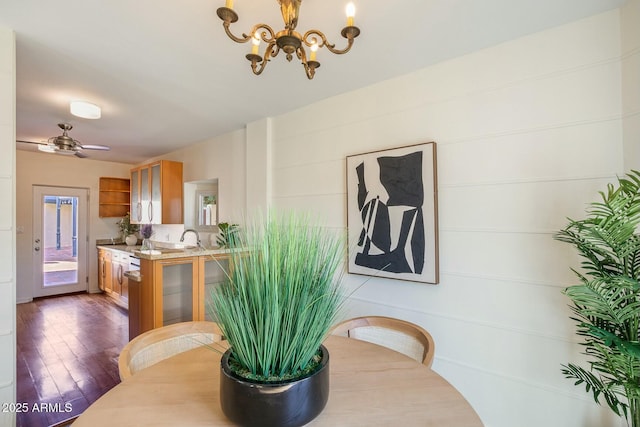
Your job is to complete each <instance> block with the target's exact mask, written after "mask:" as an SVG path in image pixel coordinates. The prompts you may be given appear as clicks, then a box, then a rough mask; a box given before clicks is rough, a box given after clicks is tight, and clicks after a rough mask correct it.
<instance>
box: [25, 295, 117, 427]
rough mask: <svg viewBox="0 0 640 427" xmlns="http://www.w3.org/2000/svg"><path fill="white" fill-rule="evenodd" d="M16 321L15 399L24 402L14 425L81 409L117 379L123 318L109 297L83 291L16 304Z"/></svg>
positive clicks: (30, 425) (32, 425)
mask: <svg viewBox="0 0 640 427" xmlns="http://www.w3.org/2000/svg"><path fill="white" fill-rule="evenodd" d="M16 326H17V336H16V340H17V402H18V403H21V404H22V403H26V404H27V405H25V407H27V408H29V411H28V412H26V413H18V414H17V427H41V426H49V425H51V424H55V423H56V422H59V421H61V420H64V419H66V418H69V417H71V416H74V415H77V414H80V413H82V412H83V411H84V410H85V409H86V408H87V406H89V405H90V404H91V403H92V402H94V401H95V400H96V399H98V398H99V397H100V396H102V395H103V394H104V393H106V392H107V391H108V390H110V389H111V388H112V387H113V386H115V385H116V384H118V383H119V382H120V379H119V376H118V355H119V354H120V350H121V349H122V347H124V345H125V344H126V343H127V341H128V335H129V332H128V318H127V313H126V311H124V310H123V309H121V308H119V307H118V306H116V305H115V304H114V303H112V302H111V300H110V298H109V297H107V296H105V295H102V294H85V293H83V294H74V295H67V296H61V297H55V298H42V299H37V300H34V301H33V302H31V303H27V304H18V306H17V321H16ZM42 404H45V405H44V406H42ZM34 405H36V410H35V411H34ZM39 408H44V409H45V410H44V411H41V412H38V411H37V409H39Z"/></svg>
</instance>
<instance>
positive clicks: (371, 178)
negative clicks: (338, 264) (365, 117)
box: [347, 142, 439, 283]
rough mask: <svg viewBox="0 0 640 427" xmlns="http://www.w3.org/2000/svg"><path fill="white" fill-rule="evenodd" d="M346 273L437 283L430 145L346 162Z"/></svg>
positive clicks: (434, 187)
mask: <svg viewBox="0 0 640 427" xmlns="http://www.w3.org/2000/svg"><path fill="white" fill-rule="evenodd" d="M347 227H348V230H349V273H355V274H365V275H370V276H377V277H387V278H392V279H401V280H410V281H416V282H424V283H438V281H439V277H438V200H437V170H436V143H435V142H428V143H424V144H418V145H412V146H407V147H399V148H393V149H389V150H382V151H375V152H370V153H364V154H356V155H352V156H348V157H347Z"/></svg>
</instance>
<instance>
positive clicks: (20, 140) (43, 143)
mask: <svg viewBox="0 0 640 427" xmlns="http://www.w3.org/2000/svg"><path fill="white" fill-rule="evenodd" d="M16 142H21V143H23V144H38V145H48V142H47V141H40V142H38V141H25V140H23V139H16Z"/></svg>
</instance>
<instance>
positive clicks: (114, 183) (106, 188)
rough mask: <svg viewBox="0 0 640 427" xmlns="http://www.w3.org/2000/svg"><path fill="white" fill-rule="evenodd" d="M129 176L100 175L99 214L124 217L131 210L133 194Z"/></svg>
mask: <svg viewBox="0 0 640 427" xmlns="http://www.w3.org/2000/svg"><path fill="white" fill-rule="evenodd" d="M129 192H130V181H129V179H128V178H109V177H100V184H99V194H98V199H99V200H98V216H99V217H100V218H111V217H123V216H125V215H126V214H127V212H129V209H130V203H131V196H130V194H129Z"/></svg>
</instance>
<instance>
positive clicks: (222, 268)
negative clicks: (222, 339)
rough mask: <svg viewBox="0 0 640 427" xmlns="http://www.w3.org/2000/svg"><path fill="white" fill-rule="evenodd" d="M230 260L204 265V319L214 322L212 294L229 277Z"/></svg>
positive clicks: (217, 260)
mask: <svg viewBox="0 0 640 427" xmlns="http://www.w3.org/2000/svg"><path fill="white" fill-rule="evenodd" d="M228 271H229V259H228V258H227V259H212V260H210V261H206V262H205V263H204V318H205V320H209V321H214V318H213V316H212V311H213V310H214V307H213V304H212V300H211V293H212V292H213V290H214V289H215V288H216V287H217V286H219V285H220V283H222V282H223V281H224V279H225V278H226V277H227V272H228Z"/></svg>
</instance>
